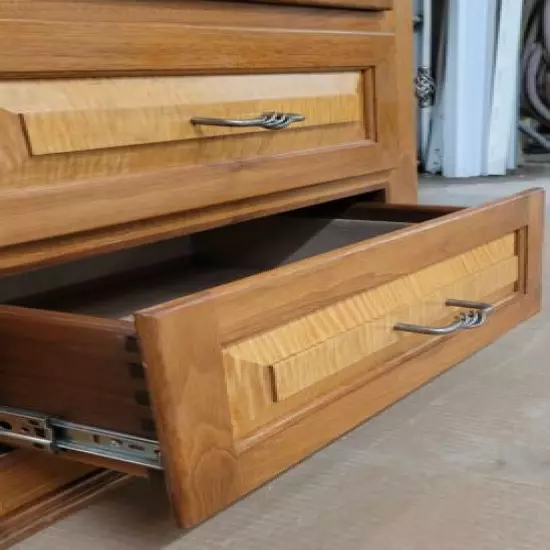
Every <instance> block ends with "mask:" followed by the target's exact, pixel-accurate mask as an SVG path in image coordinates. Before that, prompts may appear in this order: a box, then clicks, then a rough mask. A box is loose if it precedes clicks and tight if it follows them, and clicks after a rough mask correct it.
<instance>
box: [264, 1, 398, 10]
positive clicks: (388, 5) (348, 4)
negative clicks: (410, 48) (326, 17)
mask: <svg viewBox="0 0 550 550" xmlns="http://www.w3.org/2000/svg"><path fill="white" fill-rule="evenodd" d="M257 1H258V0H257ZM259 1H262V0H259ZM265 1H267V0H265ZM269 1H270V2H273V3H275V4H297V5H300V4H303V5H312V6H327V7H332V8H340V7H342V8H355V9H362V10H391V9H392V8H393V2H394V0H269Z"/></svg>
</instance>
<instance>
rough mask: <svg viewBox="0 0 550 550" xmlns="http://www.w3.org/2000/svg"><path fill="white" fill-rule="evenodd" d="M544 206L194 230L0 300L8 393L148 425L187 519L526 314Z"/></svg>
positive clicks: (351, 206)
mask: <svg viewBox="0 0 550 550" xmlns="http://www.w3.org/2000/svg"><path fill="white" fill-rule="evenodd" d="M543 203H544V196H543V193H542V192H541V191H537V190H534V191H531V192H526V193H522V194H520V195H516V196H514V197H510V198H507V199H504V200H500V201H497V202H494V203H491V204H488V205H486V206H483V207H480V208H471V209H465V210H462V209H455V208H446V207H440V208H434V207H430V208H423V207H420V206H390V205H376V204H373V203H363V202H353V201H350V200H346V201H337V202H333V203H327V204H325V205H322V206H319V207H313V208H306V209H305V210H296V211H294V212H292V213H288V214H279V215H276V216H272V217H267V218H265V219H261V220H255V221H249V222H244V223H242V224H237V225H234V226H230V227H227V228H221V229H215V230H211V231H206V232H204V233H198V234H194V235H192V236H191V237H190V238H189V242H188V245H187V246H183V245H182V257H181V259H180V260H178V261H176V262H172V263H171V264H170V265H167V266H165V268H164V269H159V270H158V271H155V272H147V273H144V274H142V275H141V276H140V275H139V274H138V273H128V274H127V275H126V276H125V277H123V278H122V279H121V280H120V281H119V284H114V283H113V282H111V284H110V285H105V284H100V285H99V286H98V288H96V289H94V290H93V292H92V291H91V290H90V289H88V290H87V291H86V289H84V288H77V289H74V290H73V291H70V290H66V291H63V292H61V293H57V294H54V295H51V296H43V297H36V298H34V299H29V300H27V301H26V302H24V303H20V304H19V305H18V306H4V307H2V308H0V338H1V339H2V341H3V345H2V347H1V348H0V378H1V379H2V386H1V388H0V402H1V403H3V404H4V405H6V406H8V407H22V408H24V409H28V410H34V411H41V412H44V411H47V414H49V415H52V417H57V418H63V419H65V420H68V421H71V422H77V423H81V424H85V425H90V426H94V427H97V428H103V429H109V430H113V431H116V432H123V433H129V434H132V435H134V436H138V437H144V438H148V439H149V440H152V441H156V440H157V439H158V441H159V445H160V447H159V448H160V454H161V456H162V468H163V470H164V472H165V476H166V482H167V486H168V491H169V492H170V494H171V498H172V502H173V505H174V509H175V513H176V516H177V517H178V518H179V521H180V523H181V524H182V525H185V526H192V525H195V524H196V523H198V522H200V521H202V520H204V519H206V518H207V517H209V516H210V515H212V514H213V513H215V512H217V511H218V510H220V509H222V508H223V507H225V506H226V505H228V504H229V503H231V502H233V501H234V500H235V499H237V498H239V497H240V496H242V495H244V494H246V493H247V492H248V491H250V490H252V489H254V488H255V487H257V486H259V485H260V484H262V483H264V482H265V481H267V480H268V479H270V478H271V477H273V476H275V475H277V474H278V473H280V472H281V471H282V470H284V469H286V468H288V467H289V466H291V465H292V464H294V463H296V462H298V461H299V460H301V459H303V458H304V457H306V456H307V455H308V454H310V453H312V452H314V451H315V450H317V449H318V448H319V447H321V446H323V445H325V444H326V443H328V442H329V441H331V440H332V439H334V438H336V437H338V436H339V435H341V434H342V433H344V432H345V431H347V430H349V429H351V428H352V427H354V426H355V425H357V424H358V423H360V422H362V421H363V420H365V419H366V418H368V417H369V416H371V415H373V414H375V413H376V412H378V411H380V410H382V409H383V408H385V407H386V406H387V405H389V404H390V403H392V402H394V401H395V400H397V399H399V398H401V397H403V396H404V395H406V394H407V393H409V392H410V391H412V390H414V389H415V388H417V387H418V386H420V385H421V384H423V383H425V382H426V381H428V380H429V379H431V378H432V377H434V376H436V375H438V374H440V373H441V372H443V371H445V370H446V369H448V368H449V367H450V366H452V365H453V364H455V363H456V362H458V361H460V360H462V359H463V358H465V357H467V356H468V355H470V354H471V353H473V352H475V351H476V350H478V349H480V348H481V347H483V346H485V345H487V344H488V343H490V342H491V341H492V340H494V339H495V338H497V337H498V336H499V335H501V334H502V333H503V332H505V331H506V330H508V329H510V328H512V327H513V326H514V325H516V324H517V323H519V322H521V321H522V320H524V319H526V318H527V317H529V316H531V315H533V314H534V313H536V312H537V311H538V309H539V306H540V281H541V279H540V277H541V274H540V269H541V259H540V257H541V242H542V240H541V239H542V223H543V219H542V217H543ZM22 306H24V307H22ZM69 456H70V457H72V458H73V459H76V460H82V461H87V460H88V458H87V455H86V454H83V453H79V452H78V450H76V451H75V450H73V451H71V452H70V453H69ZM109 465H110V466H111V467H113V468H119V469H120V470H121V471H132V472H133V473H136V471H135V470H136V467H135V466H133V465H130V466H128V464H126V462H124V461H122V462H120V463H117V461H116V460H111V461H110V462H109ZM129 468H130V470H129Z"/></svg>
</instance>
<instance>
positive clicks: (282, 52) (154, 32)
mask: <svg viewBox="0 0 550 550" xmlns="http://www.w3.org/2000/svg"><path fill="white" fill-rule="evenodd" d="M144 33H146V35H147V41H145V42H144V41H143V40H142V39H143V36H144ZM51 36H57V40H55V41H52V40H49V37H51ZM23 37H24V40H23V39H22V38H23ZM99 37H101V40H98V38H99ZM242 37H243V30H242V29H239V28H232V27H226V26H221V25H219V23H216V24H215V25H214V24H212V25H210V26H208V27H202V26H187V27H184V26H178V25H174V24H168V23H158V24H154V25H148V24H145V25H144V24H143V22H142V23H141V24H140V23H134V22H126V21H124V22H122V21H120V20H119V21H116V22H110V21H109V22H97V23H95V24H94V25H90V24H89V23H88V22H84V21H82V22H81V21H37V20H33V21H25V20H9V19H8V20H2V21H1V22H0V52H6V53H1V54H0V74H4V75H6V76H10V77H19V76H31V75H34V76H42V75H57V76H65V75H73V74H75V75H76V74H78V75H86V74H88V75H90V74H93V75H94V76H97V75H109V76H111V75H114V74H128V73H130V74H132V73H133V74H142V73H146V72H157V73H159V72H160V73H171V74H177V73H181V72H183V71H185V72H187V73H205V72H216V71H224V72H229V71H236V72H243V71H246V72H250V71H262V72H265V71H270V72H273V71H276V70H280V69H287V70H289V69H292V70H304V69H316V68H319V67H326V68H327V69H331V68H333V69H345V68H349V69H356V68H357V67H363V66H365V65H364V64H365V60H367V59H372V57H373V55H380V56H382V58H386V56H388V55H390V56H391V55H392V52H393V39H392V37H391V36H389V35H388V36H384V35H376V36H375V35H372V34H368V33H354V32H349V33H337V32H334V33H332V32H322V33H321V32H320V33H312V32H310V31H302V32H301V31H299V30H296V31H293V32H287V31H286V30H285V29H277V28H272V27H269V26H267V25H266V26H264V27H263V28H261V27H260V28H258V27H255V28H248V29H246V40H242ZM8 51H9V54H7V52H8Z"/></svg>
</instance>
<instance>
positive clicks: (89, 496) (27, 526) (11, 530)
mask: <svg viewBox="0 0 550 550" xmlns="http://www.w3.org/2000/svg"><path fill="white" fill-rule="evenodd" d="M58 460H59V459H58ZM128 480H129V477H127V476H123V475H121V474H118V473H116V472H109V471H105V470H94V471H93V472H92V473H91V474H88V475H86V476H83V477H81V478H79V479H78V480H76V482H74V483H70V484H67V485H65V486H63V487H60V488H58V490H56V491H52V492H51V493H49V494H47V495H44V496H43V497H42V498H40V499H37V500H35V501H33V502H32V503H29V504H28V505H27V506H25V507H23V508H20V509H18V510H16V511H14V512H12V513H11V514H9V515H7V516H6V517H3V518H2V523H1V527H0V549H2V550H4V549H7V548H11V547H12V545H14V544H16V543H18V542H20V541H22V540H23V539H25V538H27V537H29V536H31V535H32V534H34V533H36V532H38V531H40V530H41V529H45V528H46V527H48V526H50V525H51V524H53V523H55V522H56V521H58V520H60V519H62V518H63V517H65V516H67V515H69V514H71V513H73V512H76V511H77V510H79V509H81V508H84V507H85V506H86V505H88V504H90V503H92V502H93V501H94V500H95V499H97V498H99V497H100V496H102V495H103V494H105V493H106V492H108V491H110V490H112V489H114V488H116V487H119V486H120V485H122V484H123V483H126V482H127V481H128Z"/></svg>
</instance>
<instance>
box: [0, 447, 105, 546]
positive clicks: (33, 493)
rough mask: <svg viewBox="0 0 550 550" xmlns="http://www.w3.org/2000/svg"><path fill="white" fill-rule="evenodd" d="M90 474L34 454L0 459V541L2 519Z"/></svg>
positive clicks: (14, 454)
mask: <svg viewBox="0 0 550 550" xmlns="http://www.w3.org/2000/svg"><path fill="white" fill-rule="evenodd" d="M93 471H95V469H94V468H91V467H88V466H84V465H82V464H78V463H75V462H69V461H66V460H63V459H60V458H58V457H54V456H49V455H46V454H44V453H39V452H36V451H34V452H33V451H23V450H18V451H12V452H9V453H7V454H4V455H0V487H1V488H2V490H1V491H0V540H1V539H2V530H3V528H2V523H3V518H5V516H7V515H8V514H10V513H12V512H14V511H15V510H17V509H19V508H22V507H24V506H27V505H29V504H31V503H32V502H34V501H36V500H38V499H40V498H42V497H44V496H46V495H48V494H49V493H52V492H53V491H55V490H57V489H59V488H61V487H64V486H66V485H69V484H71V483H73V482H74V481H76V480H78V479H80V478H82V477H84V476H85V475H87V474H90V473H92V472H93Z"/></svg>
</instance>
